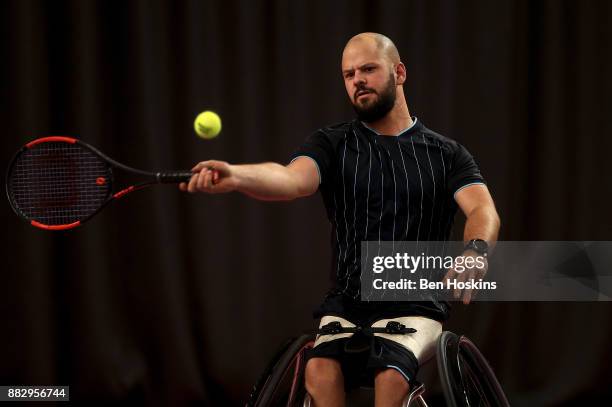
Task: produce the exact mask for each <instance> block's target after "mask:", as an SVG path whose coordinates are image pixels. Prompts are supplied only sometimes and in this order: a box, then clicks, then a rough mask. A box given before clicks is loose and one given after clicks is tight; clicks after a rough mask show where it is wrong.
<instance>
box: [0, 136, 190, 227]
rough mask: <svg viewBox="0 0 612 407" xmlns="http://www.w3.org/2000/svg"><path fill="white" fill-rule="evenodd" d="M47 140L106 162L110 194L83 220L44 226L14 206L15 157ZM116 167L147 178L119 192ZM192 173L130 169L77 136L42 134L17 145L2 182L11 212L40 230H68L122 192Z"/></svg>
mask: <svg viewBox="0 0 612 407" xmlns="http://www.w3.org/2000/svg"><path fill="white" fill-rule="evenodd" d="M50 142H63V143H69V144H78V145H79V146H80V147H83V148H85V149H87V150H89V151H90V152H92V153H93V154H94V155H96V156H98V157H99V158H100V159H101V160H102V161H104V162H105V164H107V166H108V170H109V175H110V179H106V180H105V182H107V183H110V187H109V193H108V195H107V197H106V199H105V200H104V202H103V203H102V204H100V205H99V206H98V208H97V209H96V210H95V211H92V212H91V213H90V214H89V215H87V216H86V217H84V218H83V219H80V220H77V221H75V222H72V223H68V224H63V225H47V224H44V223H41V222H38V221H36V220H33V219H30V218H29V217H28V216H26V215H25V214H24V213H22V212H21V210H20V209H19V208H18V207H17V206H16V204H15V202H14V199H13V195H12V188H11V186H10V185H11V175H12V173H13V168H14V166H15V163H16V162H17V160H18V159H19V157H20V156H21V155H22V154H23V153H24V152H26V151H28V150H29V149H31V148H33V147H35V146H37V145H39V144H42V143H50ZM115 168H119V169H120V170H122V171H125V172H127V173H131V174H133V175H138V176H142V177H146V178H149V179H148V180H146V181H142V182H139V183H136V184H132V185H129V186H127V187H125V188H122V189H121V190H119V191H114V186H115V183H114V171H113V170H114V169H115ZM191 175H192V173H191V172H188V171H172V172H151V171H143V170H139V169H137V168H133V167H129V166H127V165H125V164H122V163H120V162H118V161H116V160H113V159H112V158H110V157H109V156H107V155H106V154H104V153H103V152H101V151H100V150H98V149H97V148H95V147H93V146H92V145H90V144H88V143H86V142H84V141H81V140H79V139H76V138H74V137H67V136H48V137H41V138H38V139H35V140H32V141H30V142H29V143H27V144H25V145H24V146H23V147H22V148H20V149H19V150H18V151H17V152H16V153H15V155H14V156H13V158H12V160H11V162H10V164H9V166H8V169H7V172H6V182H5V186H6V196H7V198H8V201H9V203H10V205H11V208H12V209H13V211H14V212H15V213H16V214H17V215H18V216H19V217H20V218H22V219H24V220H26V221H28V222H29V223H30V225H32V226H34V227H37V228H39V229H43V230H67V229H73V228H76V227H77V226H80V225H81V224H83V223H85V222H86V221H88V220H89V219H91V218H92V217H93V216H95V215H96V214H97V213H98V212H100V211H101V210H102V209H104V207H106V205H108V203H109V202H111V201H114V200H116V199H119V198H122V197H124V196H125V195H127V194H129V193H131V192H134V191H137V190H139V189H142V188H146V187H148V186H150V185H153V184H169V183H177V182H184V181H189V178H191Z"/></svg>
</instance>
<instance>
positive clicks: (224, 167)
mask: <svg viewBox="0 0 612 407" xmlns="http://www.w3.org/2000/svg"><path fill="white" fill-rule="evenodd" d="M191 171H192V172H193V173H194V174H193V176H192V177H191V180H190V181H189V183H188V184H187V183H181V184H180V186H179V188H180V189H181V190H182V191H188V192H191V193H193V192H206V193H210V194H216V193H224V192H231V191H239V192H242V193H244V194H245V195H248V196H250V197H252V198H255V199H259V200H264V201H288V200H292V199H295V198H301V197H304V196H308V195H312V194H314V193H315V192H316V191H317V189H318V187H319V173H318V171H317V167H316V164H315V163H314V162H313V161H312V160H311V159H309V158H306V157H299V158H297V159H296V160H294V161H293V162H292V163H291V164H289V165H287V166H283V165H280V164H277V163H271V162H270V163H262V164H244V165H231V164H229V163H227V162H225V161H216V160H210V161H202V162H200V163H198V164H196V165H195V167H193V168H192V169H191Z"/></svg>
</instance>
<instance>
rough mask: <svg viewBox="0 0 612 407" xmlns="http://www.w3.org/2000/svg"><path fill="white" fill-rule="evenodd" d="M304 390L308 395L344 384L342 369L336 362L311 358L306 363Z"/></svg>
mask: <svg viewBox="0 0 612 407" xmlns="http://www.w3.org/2000/svg"><path fill="white" fill-rule="evenodd" d="M305 381H306V390H307V391H308V393H310V394H315V393H317V392H318V391H321V390H323V391H325V390H326V389H328V388H331V387H337V386H341V385H343V384H344V379H343V376H342V368H341V367H340V363H339V362H338V361H337V360H334V359H329V358H312V359H310V360H309V361H308V363H306V372H305Z"/></svg>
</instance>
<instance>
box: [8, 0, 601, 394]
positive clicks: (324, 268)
mask: <svg viewBox="0 0 612 407" xmlns="http://www.w3.org/2000/svg"><path fill="white" fill-rule="evenodd" d="M0 4H1V5H0V12H1V17H0V18H1V20H0V30H1V37H2V40H1V41H0V47H1V48H0V55H1V56H2V61H1V62H2V63H1V65H0V77H1V78H2V82H1V85H2V88H1V92H2V95H1V100H0V101H1V104H2V105H1V109H0V111H1V114H2V118H1V119H2V127H3V131H2V134H3V136H2V138H1V140H0V143H1V146H2V149H1V158H0V163H1V165H2V166H3V167H6V166H7V165H8V162H9V160H10V158H11V156H12V154H13V152H14V151H15V150H16V149H17V148H18V147H20V146H21V145H22V144H24V143H25V142H27V141H29V140H31V139H34V138H37V137H41V136H45V135H71V136H77V137H80V138H82V139H83V140H85V141H87V142H90V143H92V144H93V145H95V146H97V147H99V148H100V149H101V150H102V151H104V152H106V153H107V154H109V155H110V156H111V157H113V158H115V159H117V160H118V161H121V162H125V163H127V164H130V165H132V166H135V167H140V168H145V169H179V168H190V167H191V166H192V165H193V164H194V163H195V162H197V161H200V160H203V159H208V158H218V159H224V160H228V161H230V162H234V163H241V162H261V161H278V162H281V163H286V162H287V159H288V157H289V156H290V154H291V152H292V151H293V150H294V149H295V148H296V147H297V146H298V145H299V144H300V143H301V142H302V141H303V140H304V138H305V137H306V136H307V135H308V134H309V133H310V132H311V131H313V130H315V129H316V128H318V127H321V126H323V125H325V124H329V123H334V122H339V121H344V120H348V119H351V118H352V110H351V108H350V105H349V103H348V100H347V97H346V95H345V91H344V87H343V83H342V80H341V75H340V55H341V51H342V48H343V46H344V44H345V42H346V41H347V40H348V39H349V38H350V37H351V36H352V35H354V34H356V33H358V32H361V31H379V32H382V33H384V34H386V35H388V36H389V37H390V38H392V39H393V40H394V41H395V43H396V45H397V47H398V48H399V50H400V54H401V55H402V59H403V61H404V63H405V64H406V66H407V68H408V81H407V85H406V86H405V91H406V94H407V97H408V103H409V107H410V109H411V112H412V114H414V115H416V116H418V118H419V120H422V121H423V122H424V123H425V124H426V125H427V126H428V127H430V128H431V129H433V130H435V131H438V132H440V133H442V134H444V135H446V136H449V137H452V138H455V139H457V140H459V141H460V142H461V143H462V144H464V145H466V146H467V147H468V149H469V150H470V151H471V152H472V153H473V155H474V156H475V157H476V159H477V161H478V163H479V164H480V167H481V170H482V172H483V174H484V175H485V177H486V178H487V181H488V183H489V188H490V190H491V192H492V194H493V196H494V198H495V201H496V204H497V207H498V210H499V213H500V216H501V219H502V230H501V236H500V238H501V239H504V240H612V239H610V236H611V235H612V228H611V222H610V219H609V215H608V214H609V206H610V199H611V198H612V187H611V185H610V180H609V174H610V170H609V168H610V158H609V155H610V151H612V139H611V136H612V126H611V124H610V118H609V114H610V111H611V108H612V104H611V103H610V98H611V96H610V95H612V52H610V49H612V27H611V25H610V24H609V23H610V20H611V17H612V5H611V3H610V2H607V1H581V2H576V1H553V0H551V1H527V0H522V1H495V2H491V1H485V0H483V1H461V2H459V1H457V2H451V1H425V0H423V1H401V2H399V1H398V2H394V1H385V2H382V1H381V2H374V1H348V0H346V1H334V2H327V1H295V2H289V1H281V0H279V1H274V2H272V1H271V2H259V1H253V2H246V1H245V2H236V1H230V0H224V1H170V0H168V1H144V0H142V1H125V2H124V1H97V2H96V1H87V0H81V1H79V0H74V1H49V2H45V1H32V0H30V1H24V0H14V1H2V2H1V3H0ZM206 109H213V110H216V111H217V112H219V113H220V115H221V116H222V119H223V120H224V122H223V125H224V127H223V132H222V133H221V135H220V137H219V138H217V139H215V140H213V141H203V140H201V139H198V138H197V137H195V135H194V133H193V129H192V123H193V119H194V117H195V116H196V114H197V113H199V112H200V111H202V110H206ZM0 207H1V209H0V214H1V216H2V218H1V219H2V223H3V224H4V227H3V228H2V237H1V242H0V243H1V244H2V255H3V259H4V261H3V262H2V266H1V269H2V272H1V274H0V276H1V279H0V298H1V301H0V321H1V326H0V360H1V363H0V384H3V385H9V384H32V385H34V384H40V385H42V384H69V385H70V386H71V393H72V394H71V395H72V398H73V399H81V400H83V399H85V400H106V401H127V400H131V401H139V402H143V401H145V402H148V403H151V404H180V403H181V402H184V401H197V400H199V401H202V402H203V403H204V404H205V405H233V404H236V405H237V404H239V403H240V402H243V401H244V400H245V398H246V395H247V393H248V390H249V388H250V386H251V385H252V384H253V383H254V381H255V379H256V377H257V376H258V374H259V373H260V371H261V370H262V369H263V368H264V366H265V364H266V361H267V360H268V359H269V358H270V357H271V355H272V354H273V353H274V351H275V349H276V348H277V346H278V345H279V344H280V343H281V342H282V341H283V340H284V339H285V338H286V337H288V336H292V335H295V334H296V333H298V332H300V331H301V330H303V329H306V328H310V327H312V326H313V322H312V321H311V317H310V312H311V310H312V308H313V307H314V306H315V305H316V304H317V303H318V302H319V301H320V300H321V298H322V295H323V294H324V292H325V290H326V289H327V285H328V281H327V279H328V267H329V263H330V249H329V247H328V242H329V232H330V225H329V223H328V222H327V220H326V218H325V214H324V209H323V205H322V202H321V199H320V197H319V196H318V194H317V195H315V196H313V197H310V198H307V199H303V200H299V201H295V202H290V203H263V202H258V201H254V200H251V199H248V198H246V197H244V196H241V195H239V194H229V195H223V196H205V195H198V196H191V195H187V194H183V193H179V191H177V190H176V189H174V188H173V187H170V186H168V187H159V188H154V189H150V190H147V191H144V192H140V193H136V194H134V195H132V196H130V197H129V198H126V199H125V200H124V201H122V202H117V203H115V204H112V205H111V206H110V207H108V208H107V209H106V210H104V211H103V212H102V213H101V214H100V215H98V216H97V217H96V218H94V219H93V220H92V221H91V222H89V223H88V224H86V226H84V227H82V228H79V229H77V230H74V231H69V232H63V233H51V232H44V231H40V230H37V229H34V228H32V227H30V226H28V225H27V224H26V223H24V222H22V221H21V220H19V219H18V218H17V217H16V216H15V215H14V214H13V213H12V211H11V209H10V207H9V204H8V202H7V201H6V200H4V201H2V203H0ZM458 221H459V222H458V223H457V225H456V235H457V236H460V235H461V216H458ZM446 329H450V330H453V331H456V332H461V333H465V334H467V335H468V336H470V337H471V338H472V339H473V340H474V341H475V342H476V343H477V344H478V345H479V346H480V347H481V349H482V351H483V353H484V354H485V355H486V356H487V357H488V358H489V360H490V362H491V363H492V365H493V366H494V367H495V369H496V371H497V373H498V377H499V379H500V380H501V382H502V383H503V385H504V387H505V388H506V390H507V392H508V395H509V397H510V400H511V401H512V402H513V404H514V405H526V406H533V405H560V404H567V403H570V402H574V403H578V401H579V400H581V404H582V403H586V402H585V398H586V399H588V400H590V401H591V402H593V401H595V400H598V401H601V400H602V398H603V397H609V396H610V395H611V390H610V386H611V385H612V379H611V369H610V363H611V362H612V358H611V357H610V356H611V352H610V345H609V344H610V342H611V341H612V305H610V304H609V303H477V304H473V305H470V306H467V307H464V306H459V305H458V306H456V307H455V309H454V311H453V316H452V318H451V320H450V321H449V323H448V324H447V325H446ZM424 373H425V375H424V380H425V381H429V382H431V383H435V381H436V380H435V377H433V378H432V376H431V375H428V374H427V371H425V372H424ZM430 387H431V388H432V392H435V391H436V385H435V384H432V385H431V386H430Z"/></svg>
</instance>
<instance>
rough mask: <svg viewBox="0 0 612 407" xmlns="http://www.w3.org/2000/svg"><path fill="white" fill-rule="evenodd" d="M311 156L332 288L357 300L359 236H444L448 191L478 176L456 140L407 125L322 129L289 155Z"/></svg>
mask: <svg viewBox="0 0 612 407" xmlns="http://www.w3.org/2000/svg"><path fill="white" fill-rule="evenodd" d="M300 156H306V157H309V158H311V159H313V160H314V161H315V163H316V164H317V168H318V171H319V176H320V186H319V190H320V192H321V195H322V197H323V202H324V204H325V208H326V211H327V216H328V219H329V221H330V223H331V225H332V245H333V253H334V262H333V267H332V273H333V276H334V278H333V280H334V287H333V289H332V291H331V293H332V294H333V295H342V296H346V297H350V298H353V299H357V298H358V296H359V293H360V275H361V271H360V267H361V261H360V256H361V253H360V251H361V242H362V241H399V240H411V241H443V240H447V239H448V238H449V235H450V230H451V227H452V224H453V219H454V216H455V213H456V211H457V203H456V202H455V199H454V195H455V193H456V192H457V191H458V190H460V189H461V188H464V187H465V186H468V185H471V184H476V183H484V179H483V177H482V175H481V174H480V171H479V169H478V166H477V164H476V162H475V160H474V158H473V157H472V156H471V155H470V153H469V152H468V151H467V150H466V149H465V147H463V146H462V145H461V144H459V143H457V142H456V141H454V140H452V139H449V138H447V137H444V136H441V135H440V134H437V133H435V132H433V131H431V130H429V129H427V128H426V127H425V126H424V125H423V124H422V123H421V122H420V121H419V120H417V119H416V118H414V123H413V125H412V126H411V127H410V128H408V129H406V130H404V131H403V132H401V133H400V134H398V135H396V136H387V135H380V134H378V133H376V132H375V131H373V130H372V129H370V128H368V127H367V126H365V125H364V124H363V123H361V122H359V121H358V120H353V121H351V122H347V123H341V124H336V125H332V126H328V127H324V128H321V129H319V130H317V131H316V132H314V133H313V134H312V135H310V136H309V137H308V139H307V140H306V141H305V143H304V144H303V145H302V146H301V147H300V148H298V150H297V151H296V152H295V153H294V154H293V159H295V158H297V157H300Z"/></svg>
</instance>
